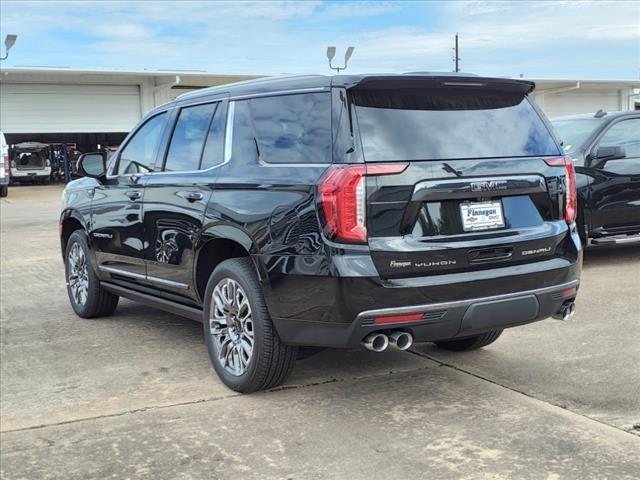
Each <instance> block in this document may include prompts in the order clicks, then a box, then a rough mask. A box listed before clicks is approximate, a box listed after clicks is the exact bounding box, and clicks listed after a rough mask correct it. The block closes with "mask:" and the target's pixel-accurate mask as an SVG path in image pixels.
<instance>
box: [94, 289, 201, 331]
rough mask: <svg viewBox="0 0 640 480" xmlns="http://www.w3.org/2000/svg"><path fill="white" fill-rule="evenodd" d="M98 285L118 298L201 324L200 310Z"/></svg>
mask: <svg viewBox="0 0 640 480" xmlns="http://www.w3.org/2000/svg"><path fill="white" fill-rule="evenodd" d="M100 285H102V287H103V288H104V289H105V290H106V291H107V292H110V293H113V294H114V295H118V296H120V297H124V298H128V299H129V300H135V301H136V302H140V303H143V304H145V305H148V306H150V307H154V308H157V309H158V310H163V311H165V312H169V313H174V314H176V315H180V316H181V317H185V318H188V319H190V320H195V321H196V322H202V310H200V309H198V308H194V307H189V306H188V305H182V304H181V303H177V302H172V301H171V300H166V299H164V298H159V297H154V296H153V295H149V294H146V293H141V292H137V291H135V290H130V289H128V288H124V287H121V286H120V285H114V284H113V283H109V282H100Z"/></svg>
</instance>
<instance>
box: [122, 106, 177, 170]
mask: <svg viewBox="0 0 640 480" xmlns="http://www.w3.org/2000/svg"><path fill="white" fill-rule="evenodd" d="M166 121H167V113H166V112H165V113H161V114H160V115H156V116H155V117H153V118H151V119H149V120H147V123H145V124H144V125H143V126H142V127H140V129H139V130H138V131H137V132H136V133H135V134H134V136H133V137H132V138H131V140H130V141H129V143H128V144H127V146H126V147H124V150H123V151H122V154H121V155H120V163H119V164H118V174H120V175H123V174H129V173H147V172H150V171H152V170H153V164H154V162H155V159H156V153H157V151H158V144H159V143H160V136H161V135H162V131H163V129H164V126H165V123H166Z"/></svg>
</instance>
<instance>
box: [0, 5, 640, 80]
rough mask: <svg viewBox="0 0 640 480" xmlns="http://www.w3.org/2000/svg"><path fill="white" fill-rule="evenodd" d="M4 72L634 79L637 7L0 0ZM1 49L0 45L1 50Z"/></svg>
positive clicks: (639, 72) (638, 56)
mask: <svg viewBox="0 0 640 480" xmlns="http://www.w3.org/2000/svg"><path fill="white" fill-rule="evenodd" d="M0 30H1V36H2V38H3V39H4V36H5V35H6V34H7V33H16V34H18V41H17V43H16V45H15V46H14V48H13V50H12V51H11V53H10V56H9V59H8V60H7V61H5V62H3V63H2V65H4V66H27V65H29V66H64V67H74V68H83V67H84V68H87V67H89V68H119V69H133V70H138V69H149V70H156V69H176V70H206V71H209V72H214V73H238V74H276V73H310V72H313V73H330V72H329V70H328V68H327V66H326V57H325V50H326V47H327V45H336V46H337V47H338V56H339V57H340V56H341V55H343V52H344V49H345V48H346V47H347V46H348V45H354V46H355V47H356V50H355V53H354V56H353V58H352V60H351V61H350V64H349V71H350V72H365V71H368V72H372V71H376V72H407V71H428V70H444V71H448V70H451V68H452V58H453V52H452V47H453V36H454V34H455V32H456V31H457V32H459V33H460V47H461V57H462V61H461V67H462V70H463V71H467V72H473V73H478V74H484V75H503V76H518V75H519V74H523V75H524V76H525V77H529V78H577V79H588V78H591V79H595V78H601V79H637V78H639V76H640V1H634V0H629V1H619V2H606V1H601V2H591V1H566V2H565V1H540V0H539V1H515V2H506V1H505V2H498V1H495V2H478V1H451V2H435V1H433V2H426V1H425V2H321V1H317V2H316V1H300V2H266V1H263V2H255V3H245V2H231V1H224V2H222V1H221V2H178V1H167V2H154V1H138V2H133V1H129V2H116V1H114V2H108V1H101V2H79V1H75V2H55V1H48V2H29V1H19V2H18V1H8V0H2V1H0ZM3 53H4V50H3Z"/></svg>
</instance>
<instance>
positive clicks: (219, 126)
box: [200, 103, 226, 170]
mask: <svg viewBox="0 0 640 480" xmlns="http://www.w3.org/2000/svg"><path fill="white" fill-rule="evenodd" d="M225 122H226V118H225V115H224V108H222V104H220V103H219V104H218V105H217V107H216V111H215V112H214V113H213V119H212V120H211V125H210V126H209V133H208V134H207V140H206V142H205V145H204V150H203V152H202V162H201V164H200V169H201V170H205V169H207V168H211V167H213V166H215V165H220V164H221V163H222V151H223V145H224V126H225Z"/></svg>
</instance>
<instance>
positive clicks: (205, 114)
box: [164, 103, 217, 172]
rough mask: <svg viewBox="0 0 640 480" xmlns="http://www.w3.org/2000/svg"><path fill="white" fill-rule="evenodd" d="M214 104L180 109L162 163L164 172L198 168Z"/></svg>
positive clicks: (214, 107)
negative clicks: (163, 163)
mask: <svg viewBox="0 0 640 480" xmlns="http://www.w3.org/2000/svg"><path fill="white" fill-rule="evenodd" d="M216 105H217V104H215V103H208V104H206V105H196V106H194V107H185V108H183V109H182V110H180V115H179V116H178V121H177V122H176V126H175V128H174V130H173V135H172V137H171V143H170V145H169V152H168V153H167V160H166V162H165V165H164V170H165V171H166V172H180V171H190V170H198V168H199V167H200V156H201V155H202V148H203V146H204V140H205V136H206V135H207V130H208V129H209V124H210V123H211V116H212V115H213V112H214V111H215V109H216Z"/></svg>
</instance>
